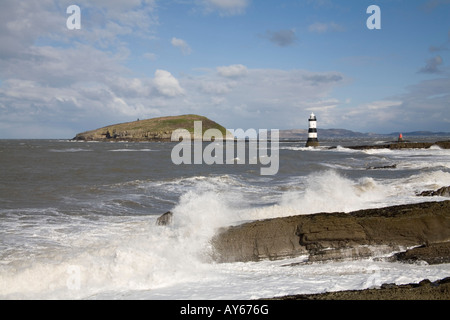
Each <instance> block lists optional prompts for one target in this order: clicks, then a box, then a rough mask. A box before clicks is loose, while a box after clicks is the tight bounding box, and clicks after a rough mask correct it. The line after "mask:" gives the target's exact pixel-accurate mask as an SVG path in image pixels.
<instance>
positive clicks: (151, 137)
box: [73, 114, 230, 142]
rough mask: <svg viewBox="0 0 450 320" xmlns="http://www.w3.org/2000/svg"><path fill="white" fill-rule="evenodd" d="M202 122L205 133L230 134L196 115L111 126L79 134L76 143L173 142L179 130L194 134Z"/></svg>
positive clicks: (212, 122) (218, 125) (210, 121)
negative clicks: (196, 125)
mask: <svg viewBox="0 0 450 320" xmlns="http://www.w3.org/2000/svg"><path fill="white" fill-rule="evenodd" d="M195 121H201V122H202V130H203V133H204V132H205V131H206V130H208V129H218V130H219V131H220V132H221V133H222V135H223V136H227V135H229V134H230V133H229V132H228V131H227V130H226V129H225V127H223V126H222V125H220V124H218V123H217V122H215V121H212V120H210V119H208V118H207V117H204V116H199V115H195V114H188V115H179V116H168V117H159V118H152V119H145V120H137V121H132V122H126V123H119V124H114V125H109V126H106V127H103V128H99V129H95V130H90V131H86V132H82V133H79V134H77V135H76V136H75V137H74V138H73V140H76V141H109V142H113V141H129V142H144V141H167V142H168V141H171V137H172V133H173V132H174V131H175V130H177V129H186V130H188V131H189V132H190V133H191V134H192V135H193V134H194V122H195Z"/></svg>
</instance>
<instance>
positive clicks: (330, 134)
mask: <svg viewBox="0 0 450 320" xmlns="http://www.w3.org/2000/svg"><path fill="white" fill-rule="evenodd" d="M400 133H402V134H403V136H405V137H408V136H415V137H418V136H450V132H431V131H412V132H392V133H388V134H381V133H362V132H355V131H351V130H346V129H317V135H318V136H319V139H320V138H364V137H380V138H382V137H398V136H399V135H400ZM280 138H281V139H302V140H306V139H308V130H307V129H292V130H280Z"/></svg>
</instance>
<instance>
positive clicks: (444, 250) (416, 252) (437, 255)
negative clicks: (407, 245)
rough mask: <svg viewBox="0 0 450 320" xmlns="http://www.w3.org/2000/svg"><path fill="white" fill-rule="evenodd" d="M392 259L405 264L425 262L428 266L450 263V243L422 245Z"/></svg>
mask: <svg viewBox="0 0 450 320" xmlns="http://www.w3.org/2000/svg"><path fill="white" fill-rule="evenodd" d="M393 258H394V259H396V260H397V261H402V262H407V263H415V262H417V261H425V262H427V263H428V264H440V263H450V242H442V243H433V244H428V245H422V246H419V247H416V248H413V249H409V250H406V251H404V252H399V253H397V254H395V255H394V257H393Z"/></svg>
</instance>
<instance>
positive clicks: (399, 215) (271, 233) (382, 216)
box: [212, 201, 450, 300]
mask: <svg viewBox="0 0 450 320" xmlns="http://www.w3.org/2000/svg"><path fill="white" fill-rule="evenodd" d="M212 243H213V246H214V248H215V258H216V260H217V261H220V262H234V261H258V260H262V259H282V258H291V257H296V256H303V255H307V256H308V260H307V261H306V262H302V263H311V262H318V261H327V260H334V261H336V260H347V259H360V258H367V257H382V258H383V259H386V260H387V261H391V262H403V263H418V262H424V263H428V264H442V263H450V201H440V202H424V203H418V204H409V205H400V206H392V207H386V208H379V209H368V210H359V211H355V212H351V213H319V214H313V215H300V216H292V217H285V218H275V219H268V220H262V221H254V222H250V223H245V224H243V225H239V226H233V227H229V228H226V229H223V230H221V232H220V233H219V234H217V235H216V237H214V239H213V240H212ZM392 252H397V253H396V254H393V255H389V254H392ZM273 299H275V300H450V278H445V279H441V280H438V281H434V282H431V281H429V280H427V279H425V280H423V281H421V282H420V283H411V284H405V285H395V284H383V285H382V286H381V287H379V288H370V289H365V290H351V291H339V292H326V293H320V294H304V295H293V296H285V297H278V298H273Z"/></svg>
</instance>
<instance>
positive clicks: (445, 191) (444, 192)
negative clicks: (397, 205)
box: [418, 186, 450, 197]
mask: <svg viewBox="0 0 450 320" xmlns="http://www.w3.org/2000/svg"><path fill="white" fill-rule="evenodd" d="M418 196H422V197H434V196H439V197H450V186H448V187H442V188H440V189H437V190H427V191H423V192H422V193H420V194H418Z"/></svg>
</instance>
